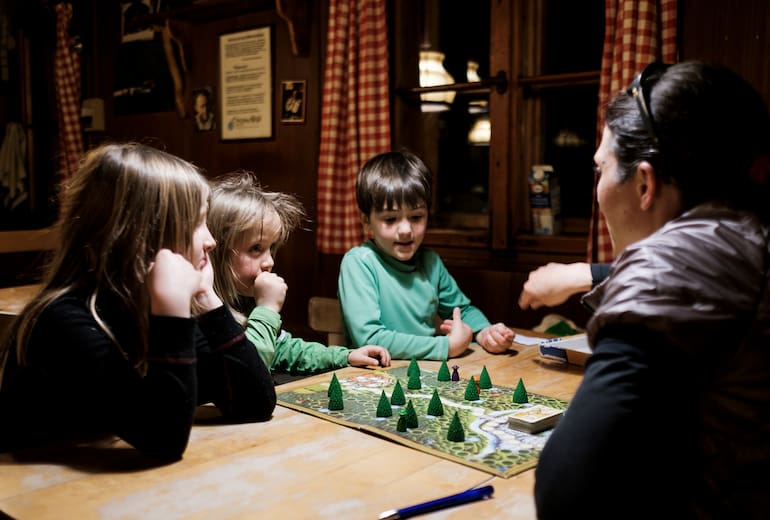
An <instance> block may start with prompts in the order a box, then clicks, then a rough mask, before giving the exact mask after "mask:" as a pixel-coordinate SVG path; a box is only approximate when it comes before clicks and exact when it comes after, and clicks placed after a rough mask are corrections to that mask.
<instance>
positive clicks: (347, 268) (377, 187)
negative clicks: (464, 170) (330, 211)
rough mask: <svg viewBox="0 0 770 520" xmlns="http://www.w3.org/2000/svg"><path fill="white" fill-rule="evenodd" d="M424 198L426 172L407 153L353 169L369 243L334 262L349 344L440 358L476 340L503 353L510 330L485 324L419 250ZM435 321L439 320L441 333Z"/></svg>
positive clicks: (430, 255) (440, 267) (436, 260)
mask: <svg viewBox="0 0 770 520" xmlns="http://www.w3.org/2000/svg"><path fill="white" fill-rule="evenodd" d="M430 199H431V175H430V171H429V170H428V168H427V166H426V165H425V163H423V161H422V160H421V159H420V158H419V157H417V156H416V155H414V154H412V153H410V152H406V151H400V152H386V153H383V154H380V155H377V156H375V157H373V158H372V159H370V160H369V161H367V163H366V164H365V165H364V166H363V168H362V169H361V171H360V172H359V174H358V178H357V179H356V200H357V202H358V208H359V210H360V211H361V222H362V224H363V225H364V229H365V230H366V232H367V233H368V234H369V235H370V236H371V238H370V239H369V240H367V241H366V242H364V243H363V244H362V245H360V246H357V247H354V248H352V249H351V250H350V251H348V252H347V253H345V256H344V257H343V259H342V264H341V265H340V276H339V281H338V295H339V299H340V303H341V306H342V315H343V322H344V326H345V335H346V337H347V338H348V343H349V344H350V345H352V346H358V345H366V344H377V345H382V346H383V347H385V348H387V349H388V350H389V351H390V355H391V356H392V357H393V358H395V359H410V358H412V357H415V358H417V359H433V360H444V359H447V358H451V357H456V356H459V355H461V354H462V353H463V352H465V350H466V349H467V348H468V346H469V345H470V343H471V341H474V340H475V341H476V342H478V343H479V344H480V345H481V346H482V347H484V349H486V350H487V351H489V352H492V353H500V352H505V351H506V350H508V348H510V347H511V345H512V343H513V337H514V333H513V331H512V330H511V329H510V328H508V327H507V326H505V325H504V324H502V323H496V324H494V325H491V324H490V323H489V320H488V319H487V318H486V316H484V314H483V313H482V312H481V311H480V310H479V309H478V308H476V307H474V306H473V305H471V302H470V300H469V299H468V297H467V296H465V294H463V292H462V291H461V290H460V288H459V287H458V285H457V283H456V282H455V280H454V278H453V277H452V275H450V274H449V272H448V271H447V269H446V267H445V266H444V263H443V262H442V261H441V258H440V257H439V256H438V255H437V254H436V253H435V252H434V251H432V250H430V249H427V248H425V247H422V241H423V239H424V238H425V231H426V227H427V220H428V207H430ZM436 316H438V317H439V318H440V320H443V321H441V322H440V325H439V330H440V332H442V333H443V334H440V335H437V334H436V328H435V320H436Z"/></svg>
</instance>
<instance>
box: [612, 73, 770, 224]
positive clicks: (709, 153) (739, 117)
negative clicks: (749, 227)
mask: <svg viewBox="0 0 770 520" xmlns="http://www.w3.org/2000/svg"><path fill="white" fill-rule="evenodd" d="M655 70H657V71H658V72H657V73H655V74H654V76H653V77H652V78H651V79H650V78H648V79H647V80H646V81H645V80H642V81H641V87H642V91H643V92H641V91H640V92H638V93H637V94H636V95H633V94H631V90H632V88H629V91H628V93H626V92H624V93H622V94H620V95H618V96H616V97H615V98H614V99H613V100H612V101H611V102H610V104H609V106H608V108H607V112H606V124H607V126H608V128H609V129H610V131H611V132H612V134H613V136H614V137H615V144H614V150H613V152H614V153H615V154H616V156H617V159H618V171H619V175H621V180H623V179H624V178H625V176H627V175H629V174H630V173H631V172H633V171H634V169H635V167H636V166H637V165H638V164H639V163H640V162H641V161H648V162H649V163H650V164H651V165H652V166H653V167H654V169H655V173H656V175H657V176H658V177H659V178H660V179H661V180H662V181H663V182H673V183H676V185H677V186H678V187H679V189H680V191H681V194H682V201H683V204H684V208H683V209H684V210H688V209H690V208H692V207H694V206H696V205H698V204H701V203H704V202H716V203H723V204H727V205H728V206H730V207H732V208H735V209H741V210H748V211H751V212H753V213H755V214H757V215H758V216H759V217H760V218H761V219H762V220H763V221H764V222H770V204H768V202H770V200H769V199H768V195H770V186H769V184H770V115H768V110H767V106H766V105H765V102H764V101H763V99H762V97H761V96H760V95H759V93H757V91H756V90H755V89H754V88H753V87H752V86H751V85H750V84H749V83H748V82H746V81H745V80H744V79H742V78H741V77H740V76H738V75H737V74H735V73H734V72H732V71H731V70H729V69H727V68H724V67H720V66H712V65H707V64H704V63H700V62H695V61H690V62H683V63H679V64H676V65H671V66H669V67H668V68H665V67H657V68H656V69H655ZM644 75H645V74H644V73H643V74H642V76H644ZM637 84H638V83H637ZM632 87H633V85H632ZM637 96H643V98H642V100H644V101H645V102H646V103H647V104H646V107H649V108H648V112H649V118H648V121H645V117H644V116H645V114H644V107H643V106H642V104H641V103H640V100H639V99H637ZM650 123H652V124H651V125H650Z"/></svg>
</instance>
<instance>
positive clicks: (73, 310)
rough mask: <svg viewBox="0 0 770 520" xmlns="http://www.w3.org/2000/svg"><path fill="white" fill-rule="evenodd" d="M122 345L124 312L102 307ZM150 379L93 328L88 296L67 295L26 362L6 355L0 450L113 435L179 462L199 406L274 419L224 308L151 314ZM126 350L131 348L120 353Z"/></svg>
mask: <svg viewBox="0 0 770 520" xmlns="http://www.w3.org/2000/svg"><path fill="white" fill-rule="evenodd" d="M100 315H101V316H102V318H103V319H104V320H105V321H106V322H107V324H108V325H109V326H110V328H111V330H112V331H113V333H114V334H115V336H116V337H117V338H118V341H119V343H120V344H121V345H129V344H130V342H131V341H136V331H135V330H134V329H135V327H134V326H133V325H132V324H131V323H128V322H127V320H126V318H125V315H124V314H123V313H121V312H118V311H117V310H115V308H114V307H112V308H110V306H109V305H104V306H103V312H101V313H100ZM149 329H150V330H149V346H148V367H147V373H146V375H145V376H144V377H142V376H140V375H139V373H138V372H137V371H136V370H135V369H134V367H133V365H134V363H133V362H132V361H129V360H128V356H126V355H124V354H123V352H122V351H121V348H119V347H118V346H116V344H115V342H113V341H112V340H111V339H110V338H109V336H108V335H107V334H105V333H104V331H103V330H102V329H101V328H100V327H99V326H98V325H97V323H96V321H95V320H94V318H93V316H92V315H91V313H90V312H89V310H88V307H87V304H86V296H85V295H84V294H69V295H65V296H62V297H61V298H59V299H57V300H56V301H54V302H53V303H52V304H51V305H49V306H48V307H47V308H46V309H45V310H44V311H43V312H42V314H41V315H40V318H39V319H38V321H37V323H35V325H34V329H33V331H32V334H31V336H30V340H29V343H28V349H27V356H28V359H27V364H26V365H25V366H23V367H19V366H18V363H17V360H16V357H15V353H14V352H10V353H9V359H8V362H7V363H6V367H5V372H4V377H3V383H2V390H0V417H2V423H3V424H2V427H0V451H6V450H12V449H16V448H19V447H23V446H28V445H33V444H38V443H41V442H45V441H49V440H57V439H69V438H77V437H79V436H82V435H93V434H98V433H113V434H116V435H118V436H120V437H121V438H122V439H124V440H125V441H126V442H128V443H129V444H131V445H133V446H134V447H136V448H137V449H138V450H140V451H142V452H144V453H145V454H147V455H150V456H154V457H158V458H162V459H168V460H175V459H179V458H181V456H182V454H183V452H184V450H185V448H186V446H187V441H188V438H189V435H190V429H191V427H192V423H193V419H194V416H195V410H196V407H197V405H199V404H204V403H209V402H213V403H214V404H215V405H216V406H217V407H218V408H219V409H220V410H221V412H222V413H223V415H224V417H225V418H226V419H227V420H230V421H237V422H249V421H262V420H267V419H269V418H270V417H271V415H272V413H273V409H274V408H275V403H276V395H275V388H274V385H273V381H272V378H271V376H270V373H269V371H268V369H267V367H266V366H265V364H264V363H263V362H262V360H261V358H260V357H259V355H258V354H257V351H256V349H255V348H254V347H253V346H252V345H251V344H250V343H249V341H248V340H247V339H246V337H245V335H244V332H243V329H242V328H241V327H240V326H239V325H238V323H237V322H236V321H235V320H234V319H233V318H232V316H231V314H230V312H229V311H228V310H227V308H226V307H225V306H222V307H220V308H218V309H214V310H212V311H210V312H208V313H206V314H204V315H202V316H200V317H199V318H198V319H195V318H175V317H163V316H151V317H150V322H149ZM124 349H125V347H124Z"/></svg>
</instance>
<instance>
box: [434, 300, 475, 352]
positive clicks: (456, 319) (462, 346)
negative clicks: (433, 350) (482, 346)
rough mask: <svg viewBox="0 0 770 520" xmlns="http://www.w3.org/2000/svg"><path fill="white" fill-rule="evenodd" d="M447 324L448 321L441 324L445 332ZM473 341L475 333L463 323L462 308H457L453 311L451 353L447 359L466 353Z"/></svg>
mask: <svg viewBox="0 0 770 520" xmlns="http://www.w3.org/2000/svg"><path fill="white" fill-rule="evenodd" d="M447 321H449V320H447ZM445 324H446V321H445V322H444V323H442V324H441V330H444V325H445ZM472 339H473V331H472V330H471V328H470V327H469V326H468V325H466V324H465V323H464V322H463V320H462V316H461V313H460V307H455V308H454V310H453V311H452V320H451V328H450V330H449V353H448V355H447V357H450V358H452V357H457V356H459V355H460V354H462V353H463V352H465V351H466V350H467V349H468V345H470V344H471V340H472Z"/></svg>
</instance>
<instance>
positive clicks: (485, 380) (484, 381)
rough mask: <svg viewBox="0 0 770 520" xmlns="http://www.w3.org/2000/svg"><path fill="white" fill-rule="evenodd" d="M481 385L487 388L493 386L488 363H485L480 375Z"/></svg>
mask: <svg viewBox="0 0 770 520" xmlns="http://www.w3.org/2000/svg"><path fill="white" fill-rule="evenodd" d="M479 386H480V387H481V388H483V389H485V390H488V389H490V388H492V379H491V378H490V377H489V372H487V367H486V365H484V368H482V369H481V375H480V376H479Z"/></svg>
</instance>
